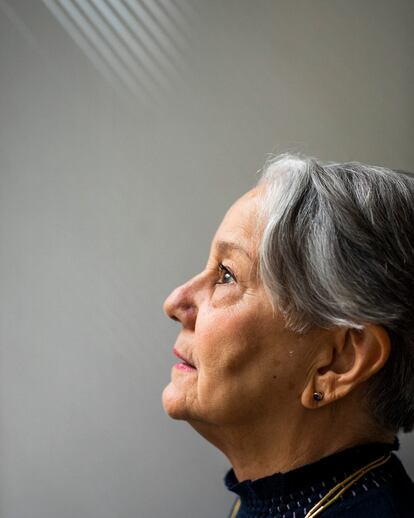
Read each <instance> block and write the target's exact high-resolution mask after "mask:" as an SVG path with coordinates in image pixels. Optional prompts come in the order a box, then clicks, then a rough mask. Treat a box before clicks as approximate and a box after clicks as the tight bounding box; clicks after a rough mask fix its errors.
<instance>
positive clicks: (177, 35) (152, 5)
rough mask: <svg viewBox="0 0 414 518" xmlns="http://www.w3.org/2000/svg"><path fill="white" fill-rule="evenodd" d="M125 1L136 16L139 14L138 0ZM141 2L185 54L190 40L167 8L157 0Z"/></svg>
mask: <svg viewBox="0 0 414 518" xmlns="http://www.w3.org/2000/svg"><path fill="white" fill-rule="evenodd" d="M124 2H125V3H126V4H127V5H128V7H129V8H130V9H131V11H133V12H134V13H135V14H136V16H139V12H137V1H136V0H124ZM140 4H141V5H142V6H143V7H144V8H145V9H146V11H147V12H148V14H149V15H150V16H151V17H152V18H153V20H154V21H155V23H157V25H158V26H159V27H160V29H161V30H162V31H163V32H164V33H165V34H166V35H167V36H168V38H169V40H170V41H171V42H173V44H174V47H175V49H176V50H177V51H178V52H179V53H180V54H182V55H184V53H185V50H188V48H189V45H188V42H187V41H186V39H185V38H184V37H183V31H182V30H181V29H180V28H179V27H178V28H177V27H176V26H175V25H174V23H172V21H171V19H170V18H169V16H168V13H167V14H166V13H165V10H164V9H163V8H161V7H160V6H159V5H158V3H157V2H156V0H141V1H140Z"/></svg>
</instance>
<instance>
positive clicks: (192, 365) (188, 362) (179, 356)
mask: <svg viewBox="0 0 414 518" xmlns="http://www.w3.org/2000/svg"><path fill="white" fill-rule="evenodd" d="M173 353H174V354H175V356H177V358H180V360H183V361H184V362H185V363H186V364H187V365H190V367H193V369H195V368H196V367H195V365H194V364H193V363H191V362H190V360H189V359H187V358H186V357H185V356H184V355H183V354H181V353H180V352H178V351H177V349H176V348H175V347H174V348H173Z"/></svg>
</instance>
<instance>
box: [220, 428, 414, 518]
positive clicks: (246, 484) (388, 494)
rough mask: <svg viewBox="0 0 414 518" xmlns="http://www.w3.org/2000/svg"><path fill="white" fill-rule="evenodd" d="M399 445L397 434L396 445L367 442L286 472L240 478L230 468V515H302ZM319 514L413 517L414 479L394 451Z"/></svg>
mask: <svg viewBox="0 0 414 518" xmlns="http://www.w3.org/2000/svg"><path fill="white" fill-rule="evenodd" d="M398 448H399V443H398V439H397V438H396V439H395V441H394V444H392V445H391V444H383V443H369V444H363V445H359V446H356V447H353V448H348V449H346V450H342V451H340V452H337V453H334V454H333V455H330V456H328V457H324V458H322V459H320V460H318V461H317V462H315V463H312V464H307V465H305V466H302V467H300V468H297V469H294V470H292V471H289V472H286V473H274V474H273V475H269V476H266V477H263V478H259V479H256V480H243V481H241V482H239V481H238V480H237V478H236V475H235V473H234V471H233V469H230V470H229V471H228V472H227V474H226V475H225V477H224V482H225V485H226V486H227V489H229V490H230V491H232V492H233V493H236V494H237V495H238V498H237V499H236V501H235V503H234V505H233V508H232V511H231V512H230V514H229V518H230V517H232V518H233V517H235V516H237V518H276V517H277V518H299V517H302V518H303V517H304V516H306V513H307V512H309V510H310V509H311V508H312V507H313V506H314V505H315V504H317V503H318V502H319V500H321V498H323V497H324V495H326V494H327V493H328V491H329V490H330V489H331V488H333V487H334V486H335V485H337V484H338V483H339V482H341V481H343V480H344V479H345V478H347V477H348V476H349V475H351V474H353V473H355V472H356V471H357V470H358V469H360V468H361V467H363V466H365V465H367V464H368V463H370V462H371V461H374V460H376V459H378V458H380V457H382V456H388V455H389V454H390V453H391V451H392V450H398ZM237 509H238V511H237V512H236V510H237ZM318 516H320V517H321V518H345V517H347V518H350V517H352V518H367V517H370V518H414V483H413V482H412V480H411V479H410V478H409V476H408V475H407V473H406V471H405V469H404V467H403V466H402V464H401V462H400V460H399V459H398V457H397V456H396V455H395V454H394V453H391V457H390V458H389V459H388V460H387V461H386V462H385V463H384V464H382V465H381V466H379V467H376V468H375V469H373V470H372V471H369V472H368V473H366V474H365V475H363V476H362V477H361V478H360V479H359V480H358V481H357V482H356V483H355V484H353V485H352V486H351V487H350V488H349V489H347V490H346V491H345V492H344V493H343V494H342V495H341V496H340V497H339V498H338V499H337V500H336V501H335V502H333V503H332V504H331V505H330V506H328V507H327V508H326V509H324V510H323V511H322V512H321V513H320V514H319V515H318Z"/></svg>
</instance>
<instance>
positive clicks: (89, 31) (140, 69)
mask: <svg viewBox="0 0 414 518" xmlns="http://www.w3.org/2000/svg"><path fill="white" fill-rule="evenodd" d="M4 1H5V0H0V3H2V2H4ZM180 1H181V2H183V3H182V5H181V4H180V5H179V6H177V5H176V2H175V0H168V1H166V0H43V2H44V4H45V5H46V6H47V8H48V9H49V11H50V12H51V13H52V14H53V16H54V17H55V18H56V20H57V21H58V22H59V23H60V24H61V25H62V27H63V28H64V29H65V30H66V31H67V32H68V34H69V35H70V36H71V37H72V39H73V40H74V41H75V43H76V44H77V45H78V46H79V47H80V48H81V49H82V51H83V52H84V54H85V55H86V56H87V57H88V59H89V60H90V61H91V62H92V64H93V65H94V66H95V68H96V69H97V70H98V71H99V72H100V73H101V74H102V75H103V76H104V77H105V79H106V80H107V81H108V82H109V84H110V85H111V86H112V87H113V88H114V89H115V90H116V91H117V93H118V94H120V93H123V94H125V93H126V92H129V93H130V94H132V95H133V96H138V97H140V98H141V99H142V100H146V101H148V100H151V101H152V102H151V104H152V105H153V107H155V106H157V105H158V106H159V103H160V101H161V100H162V97H160V95H161V94H162V93H164V94H165V93H167V92H168V91H171V90H172V89H176V88H177V86H178V84H177V81H178V82H179V83H181V85H180V86H182V83H183V82H184V78H185V76H186V74H185V72H188V68H187V67H188V65H187V63H186V59H185V55H186V53H187V52H188V49H189V48H190V45H189V44H188V41H187V40H188V36H187V35H186V33H187V34H189V33H190V28H189V26H191V25H192V18H194V9H193V8H192V7H190V6H189V5H188V3H187V0H180ZM0 7H1V5H0ZM186 11H188V13H186ZM195 17H197V16H195ZM122 96H124V95H122ZM166 100H167V98H166ZM154 101H155V104H154Z"/></svg>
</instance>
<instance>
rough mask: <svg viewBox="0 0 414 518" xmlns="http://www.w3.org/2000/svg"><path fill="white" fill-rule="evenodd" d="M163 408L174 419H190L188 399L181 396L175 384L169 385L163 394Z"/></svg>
mask: <svg viewBox="0 0 414 518" xmlns="http://www.w3.org/2000/svg"><path fill="white" fill-rule="evenodd" d="M162 406H163V407H164V411H165V412H166V414H167V415H169V416H170V417H171V418H172V419H179V420H187V419H190V417H191V416H190V412H189V411H188V408H187V405H186V397H185V395H184V394H182V393H181V394H180V393H179V392H178V390H177V388H176V387H174V385H173V383H169V384H168V385H167V386H166V387H165V389H164V390H163V392H162Z"/></svg>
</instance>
